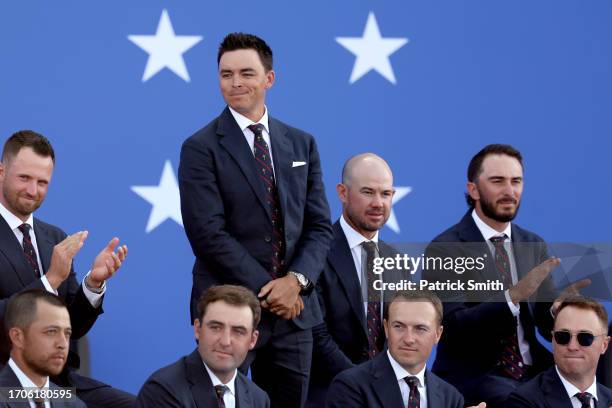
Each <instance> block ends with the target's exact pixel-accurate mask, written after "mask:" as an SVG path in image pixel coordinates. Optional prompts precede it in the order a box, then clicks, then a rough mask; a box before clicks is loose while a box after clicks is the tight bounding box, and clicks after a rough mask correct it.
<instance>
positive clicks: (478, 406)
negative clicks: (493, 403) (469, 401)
mask: <svg viewBox="0 0 612 408" xmlns="http://www.w3.org/2000/svg"><path fill="white" fill-rule="evenodd" d="M468 408H487V403H486V402H481V403H480V404H478V405H477V406H475V407H468Z"/></svg>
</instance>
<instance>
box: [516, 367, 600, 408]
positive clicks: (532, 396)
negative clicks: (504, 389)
mask: <svg viewBox="0 0 612 408" xmlns="http://www.w3.org/2000/svg"><path fill="white" fill-rule="evenodd" d="M596 406H597V407H601V408H608V407H610V406H612V390H611V389H610V388H608V387H605V386H603V385H601V384H599V383H597V405H596ZM506 408H572V403H571V401H570V398H569V396H568V395H567V392H566V391H565V387H563V383H561V379H560V378H559V375H558V374H557V370H555V367H554V366H552V367H550V368H549V369H548V370H546V371H544V372H542V373H540V374H538V375H537V376H536V377H534V378H533V379H531V381H529V382H527V383H526V384H524V385H522V386H520V387H519V388H518V389H517V390H516V391H514V392H513V393H512V394H510V396H509V397H508V400H507V401H506Z"/></svg>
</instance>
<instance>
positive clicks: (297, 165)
mask: <svg viewBox="0 0 612 408" xmlns="http://www.w3.org/2000/svg"><path fill="white" fill-rule="evenodd" d="M305 164H306V162H293V166H291V167H300V166H304V165H305Z"/></svg>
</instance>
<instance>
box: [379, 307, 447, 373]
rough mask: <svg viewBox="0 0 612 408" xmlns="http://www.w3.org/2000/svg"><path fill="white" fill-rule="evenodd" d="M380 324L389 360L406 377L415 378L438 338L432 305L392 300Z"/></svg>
mask: <svg viewBox="0 0 612 408" xmlns="http://www.w3.org/2000/svg"><path fill="white" fill-rule="evenodd" d="M383 324H384V328H385V335H386V336H387V343H388V345H389V352H390V353H391V356H393V358H394V359H395V361H397V362H398V363H399V364H400V365H401V366H402V367H403V368H404V369H405V370H406V371H408V372H409V373H410V374H413V375H415V374H418V373H419V372H420V371H421V370H422V369H423V367H425V363H426V362H427V359H428V358H429V355H430V354H431V350H432V349H433V346H434V345H435V344H437V343H438V341H439V340H440V336H441V335H442V326H441V325H439V324H438V314H437V312H436V309H435V308H434V306H433V304H432V303H431V302H428V301H425V300H423V301H419V300H403V299H396V300H394V301H393V302H392V303H391V304H390V305H389V313H388V317H387V319H386V320H384V322H383Z"/></svg>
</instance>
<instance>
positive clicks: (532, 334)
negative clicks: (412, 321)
mask: <svg viewBox="0 0 612 408" xmlns="http://www.w3.org/2000/svg"><path fill="white" fill-rule="evenodd" d="M467 190H468V192H467V194H466V198H467V202H468V205H469V207H470V208H469V210H468V212H467V213H466V214H465V215H464V217H463V218H462V219H461V221H459V223H458V224H456V225H454V226H452V227H450V228H449V229H448V230H446V231H444V232H443V233H442V234H440V235H439V236H437V237H436V238H434V240H433V242H432V243H431V244H430V245H429V247H428V249H427V252H426V256H427V257H428V258H429V257H431V258H436V257H450V258H452V259H456V260H460V259H463V260H464V259H473V261H475V262H480V265H481V266H482V267H474V268H471V269H470V270H467V271H466V270H461V271H455V270H452V269H451V270H444V269H441V268H437V269H436V268H431V269H425V270H424V272H423V277H424V278H425V279H427V280H430V281H438V282H446V281H447V280H455V281H456V280H458V279H461V280H462V281H468V280H473V281H476V282H487V281H496V282H502V283H503V285H504V286H503V288H504V289H503V290H495V288H492V290H489V291H472V292H468V291H464V292H455V293H449V292H442V293H441V296H443V300H444V301H445V304H444V328H445V330H444V336H443V337H442V340H441V341H440V345H439V347H438V349H437V356H436V361H435V364H434V366H433V371H434V372H435V373H436V374H438V375H440V377H442V378H444V379H445V380H447V381H448V382H450V383H451V384H453V385H455V386H456V387H457V389H459V391H461V392H462V393H463V395H464V396H465V398H466V401H467V402H468V403H475V402H477V401H483V400H484V401H485V402H486V403H487V404H488V406H494V407H497V406H503V403H504V401H505V399H506V397H507V396H508V394H510V392H512V391H513V390H514V389H516V387H517V386H518V385H520V384H521V383H524V382H525V381H527V380H528V379H530V378H532V377H533V375H534V374H537V373H538V372H540V371H542V370H544V369H546V368H548V367H549V366H550V364H552V358H551V355H550V352H548V350H546V349H545V348H544V347H543V346H542V345H541V344H540V343H539V342H538V340H537V339H536V327H537V328H538V329H539V330H540V333H541V334H542V336H544V337H545V338H547V339H550V330H551V328H552V324H553V318H552V313H551V307H552V305H553V304H552V302H553V300H555V298H556V291H555V289H554V287H553V285H552V281H551V279H550V277H549V274H550V272H551V271H552V270H553V269H554V268H555V267H556V266H557V265H558V264H559V259H558V258H549V257H548V254H547V251H546V247H545V244H544V242H543V240H542V239H541V238H540V237H539V236H537V235H536V234H534V233H532V232H529V231H527V230H524V229H522V228H520V227H519V226H517V225H516V224H514V223H512V222H511V221H512V220H513V219H514V217H515V216H516V214H517V211H518V209H519V205H520V200H521V195H522V192H523V162H522V156H521V154H520V152H519V151H517V150H516V149H514V148H513V147H512V146H509V145H500V144H493V145H488V146H486V147H485V148H483V149H482V150H481V151H480V152H478V153H477V154H476V155H475V156H474V157H473V158H472V160H471V161H470V164H469V167H468V183H467ZM456 272H457V273H456ZM459 272H461V274H459ZM568 290H573V288H569V289H568Z"/></svg>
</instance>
